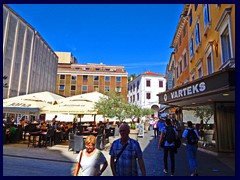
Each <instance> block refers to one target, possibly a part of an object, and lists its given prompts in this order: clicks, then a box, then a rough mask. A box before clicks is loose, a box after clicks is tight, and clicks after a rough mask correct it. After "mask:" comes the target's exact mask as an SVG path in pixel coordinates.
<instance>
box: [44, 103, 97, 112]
mask: <svg viewBox="0 0 240 180" xmlns="http://www.w3.org/2000/svg"><path fill="white" fill-rule="evenodd" d="M94 106H95V103H94V102H90V101H84V100H83V101H64V102H62V103H60V104H56V105H51V106H47V107H44V108H42V109H41V113H42V114H97V110H96V109H94Z"/></svg>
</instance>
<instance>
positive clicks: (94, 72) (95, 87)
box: [56, 52, 128, 100]
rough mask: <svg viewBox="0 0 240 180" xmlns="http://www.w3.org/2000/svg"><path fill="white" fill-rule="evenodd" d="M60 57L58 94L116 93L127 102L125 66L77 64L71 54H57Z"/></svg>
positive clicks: (66, 95) (67, 95)
mask: <svg viewBox="0 0 240 180" xmlns="http://www.w3.org/2000/svg"><path fill="white" fill-rule="evenodd" d="M56 54H57V55H58V57H59V64H58V73H57V84H56V93H57V94H59V95H63V96H65V97H69V96H73V95H78V94H84V93H89V92H93V91H98V92H100V93H103V94H107V93H108V92H110V91H115V92H117V94H118V95H119V96H122V97H123V98H125V99H126V100H127V89H128V87H127V86H128V74H127V72H126V71H125V69H124V67H123V66H109V65H105V64H90V63H89V64H77V60H76V58H75V57H74V56H73V55H71V53H69V52H56Z"/></svg>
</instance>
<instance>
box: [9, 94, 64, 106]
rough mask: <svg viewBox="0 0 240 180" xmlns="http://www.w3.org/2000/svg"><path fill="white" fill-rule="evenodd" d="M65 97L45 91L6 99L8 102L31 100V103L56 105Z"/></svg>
mask: <svg viewBox="0 0 240 180" xmlns="http://www.w3.org/2000/svg"><path fill="white" fill-rule="evenodd" d="M64 98H65V97H63V96H60V95H57V94H54V93H52V92H48V91H44V92H38V93H32V94H26V95H22V96H17V97H12V98H8V99H6V101H13V100H30V101H38V102H46V103H49V104H54V103H56V102H57V101H58V100H60V99H64Z"/></svg>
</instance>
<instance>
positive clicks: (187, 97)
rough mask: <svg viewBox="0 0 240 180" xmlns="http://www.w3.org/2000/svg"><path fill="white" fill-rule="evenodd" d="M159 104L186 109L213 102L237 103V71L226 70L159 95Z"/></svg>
mask: <svg viewBox="0 0 240 180" xmlns="http://www.w3.org/2000/svg"><path fill="white" fill-rule="evenodd" d="M158 96H159V103H160V104H166V105H169V106H177V107H186V106H193V105H197V104H205V103H211V102H215V101H218V102H235V69H224V70H222V71H218V72H215V73H213V74H210V75H208V76H204V77H202V78H199V79H197V80H194V81H192V82H189V83H186V84H184V85H182V86H178V87H176V88H173V89H171V90H168V91H165V92H163V93H160V94H158Z"/></svg>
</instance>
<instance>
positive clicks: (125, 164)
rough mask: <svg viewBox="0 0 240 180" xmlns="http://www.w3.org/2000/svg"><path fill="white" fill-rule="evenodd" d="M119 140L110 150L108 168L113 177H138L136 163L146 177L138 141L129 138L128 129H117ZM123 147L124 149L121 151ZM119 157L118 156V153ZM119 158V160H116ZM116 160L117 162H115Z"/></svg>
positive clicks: (126, 126)
mask: <svg viewBox="0 0 240 180" xmlns="http://www.w3.org/2000/svg"><path fill="white" fill-rule="evenodd" d="M119 133H120V135H121V138H119V139H117V140H115V141H114V142H113V144H112V146H111V149H110V152H109V154H110V156H111V158H110V166H111V170H112V173H113V176H138V169H137V161H138V164H139V167H140V170H141V173H142V175H143V176H146V170H145V165H144V161H143V157H142V150H141V148H140V145H139V143H138V141H136V140H134V139H131V138H130V137H129V133H130V127H129V126H128V124H122V125H121V126H120V127H119ZM124 146H125V149H123V148H124ZM122 150H123V151H122ZM121 151H122V153H121V154H120V156H119V155H118V154H119V153H120V152H121ZM117 156H119V158H117ZM116 159H117V162H116Z"/></svg>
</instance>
